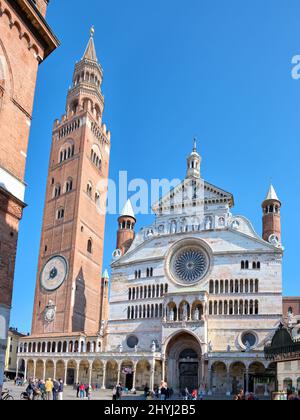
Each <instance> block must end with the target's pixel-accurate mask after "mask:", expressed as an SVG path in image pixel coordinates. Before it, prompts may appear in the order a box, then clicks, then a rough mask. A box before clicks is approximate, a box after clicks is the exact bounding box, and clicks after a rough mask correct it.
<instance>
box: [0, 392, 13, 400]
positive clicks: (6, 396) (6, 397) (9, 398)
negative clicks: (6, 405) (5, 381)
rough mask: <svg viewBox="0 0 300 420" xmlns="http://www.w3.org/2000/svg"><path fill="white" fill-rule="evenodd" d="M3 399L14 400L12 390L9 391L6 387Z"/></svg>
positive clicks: (2, 395) (2, 394)
mask: <svg viewBox="0 0 300 420" xmlns="http://www.w3.org/2000/svg"><path fill="white" fill-rule="evenodd" d="M1 399H2V400H3V401H14V397H13V396H12V395H10V391H8V390H7V389H5V390H4V391H3V392H2V393H1Z"/></svg>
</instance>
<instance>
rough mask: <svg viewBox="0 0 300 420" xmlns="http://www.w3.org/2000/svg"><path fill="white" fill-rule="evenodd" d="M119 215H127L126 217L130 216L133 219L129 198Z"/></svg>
mask: <svg viewBox="0 0 300 420" xmlns="http://www.w3.org/2000/svg"><path fill="white" fill-rule="evenodd" d="M121 216H128V217H132V218H133V219H135V214H134V211H133V208H132V204H131V201H130V200H127V203H126V204H125V206H124V208H123V210H122V213H121Z"/></svg>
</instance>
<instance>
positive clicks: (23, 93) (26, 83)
mask: <svg viewBox="0 0 300 420" xmlns="http://www.w3.org/2000/svg"><path fill="white" fill-rule="evenodd" d="M48 3H49V1H48V0H35V1H33V0H31V1H29V0H1V1H0V127H1V132H0V399H1V387H2V383H3V369H4V360H5V351H6V345H7V335H8V327H9V323H10V310H11V302H12V292H13V281H14V271H15V259H16V249H17V242H18V233H19V222H20V220H21V219H22V215H23V209H24V207H25V203H24V196H25V186H26V184H25V167H26V159H27V147H28V139H29V133H30V127H31V123H32V110H33V100H34V95H35V86H36V78H37V72H38V67H39V64H40V63H42V62H44V60H45V59H46V58H47V57H48V56H49V54H51V53H52V52H53V51H54V50H55V49H56V48H57V47H58V45H59V41H58V39H57V38H56V36H55V35H54V33H53V32H52V30H51V29H50V27H49V25H48V24H47V22H46V20H45V19H44V17H45V14H46V9H47V6H48Z"/></svg>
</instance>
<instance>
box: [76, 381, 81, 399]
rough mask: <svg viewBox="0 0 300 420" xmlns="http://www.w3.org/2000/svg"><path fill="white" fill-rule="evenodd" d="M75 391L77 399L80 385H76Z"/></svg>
mask: <svg viewBox="0 0 300 420" xmlns="http://www.w3.org/2000/svg"><path fill="white" fill-rule="evenodd" d="M76 391H77V394H76V398H79V392H80V383H78V384H77V385H76Z"/></svg>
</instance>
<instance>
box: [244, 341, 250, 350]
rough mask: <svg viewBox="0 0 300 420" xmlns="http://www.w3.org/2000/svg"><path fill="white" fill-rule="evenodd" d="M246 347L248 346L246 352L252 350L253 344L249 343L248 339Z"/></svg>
mask: <svg viewBox="0 0 300 420" xmlns="http://www.w3.org/2000/svg"><path fill="white" fill-rule="evenodd" d="M245 347H246V352H247V353H249V352H250V351H251V344H250V343H249V341H246V344H245Z"/></svg>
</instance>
